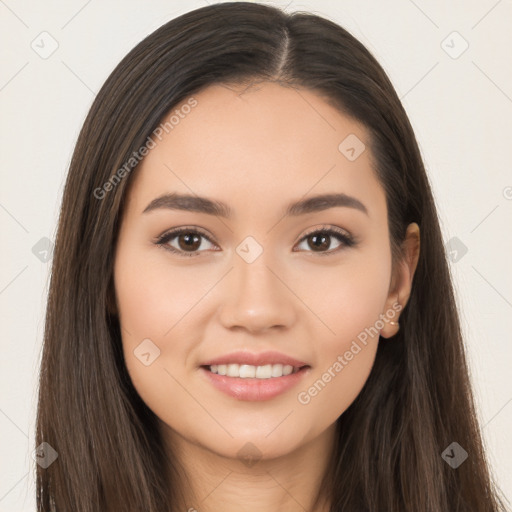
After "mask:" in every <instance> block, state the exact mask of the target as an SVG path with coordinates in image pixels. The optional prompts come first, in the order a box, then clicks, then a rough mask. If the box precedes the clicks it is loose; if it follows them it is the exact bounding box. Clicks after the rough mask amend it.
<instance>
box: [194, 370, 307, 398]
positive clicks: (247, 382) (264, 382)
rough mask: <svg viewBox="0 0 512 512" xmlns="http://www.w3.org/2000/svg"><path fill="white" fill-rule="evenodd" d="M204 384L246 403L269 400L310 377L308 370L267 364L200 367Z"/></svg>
mask: <svg viewBox="0 0 512 512" xmlns="http://www.w3.org/2000/svg"><path fill="white" fill-rule="evenodd" d="M200 370H201V372H202V374H203V376H204V377H205V379H206V381H207V382H209V383H210V384H211V385H213V387H214V388H216V389H217V390H219V391H221V392H222V393H224V394H226V395H228V396H230V397H232V398H235V399H237V400H245V401H263V400H270V399H271V398H274V397H277V396H278V395H281V394H283V393H285V392H286V391H288V390H290V389H292V388H293V387H295V386H297V384H298V383H299V382H300V381H302V380H303V378H304V377H305V376H306V375H307V374H309V373H310V370H311V366H309V365H304V366H291V365H282V364H267V365H262V366H253V365H248V364H234V363H231V364H218V365H203V366H201V367H200Z"/></svg>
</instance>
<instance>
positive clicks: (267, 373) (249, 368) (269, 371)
mask: <svg viewBox="0 0 512 512" xmlns="http://www.w3.org/2000/svg"><path fill="white" fill-rule="evenodd" d="M202 368H204V369H205V370H208V371H210V372H211V373H214V374H216V375H225V376H227V377H235V378H240V379H275V378H279V377H286V376H287V375H292V374H294V373H297V372H299V371H300V370H301V369H302V368H309V365H303V366H292V365H289V364H265V365H261V366H254V365H251V364H236V363H231V364H212V365H203V366H202Z"/></svg>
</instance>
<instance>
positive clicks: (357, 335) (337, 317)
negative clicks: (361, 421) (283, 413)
mask: <svg viewBox="0 0 512 512" xmlns="http://www.w3.org/2000/svg"><path fill="white" fill-rule="evenodd" d="M390 273H391V259H390V258H387V257H382V258H381V257H375V256H372V255H370V256H369V257H366V256H364V257H363V256H361V257H360V258H358V259H357V260H356V259H355V258H354V259H351V260H350V263H348V262H347V264H346V265H340V266H339V267H338V268H337V269H336V271H333V269H332V268H331V269H329V270H327V269H322V270H317V271H315V272H309V273H308V274H305V275H307V278H305V279H303V280H301V283H302V286H301V288H302V291H301V293H302V294H303V295H302V296H303V297H307V298H308V306H309V307H310V308H311V310H312V311H313V312H314V313H315V314H316V315H317V316H318V318H319V319H321V320H322V323H317V330H316V333H317V334H316V335H314V339H315V344H316V350H317V355H318V364H317V366H316V368H315V370H314V372H313V374H312V375H311V378H310V379H309V381H308V382H307V383H305V386H303V387H302V389H301V393H299V395H298V402H299V403H301V404H302V405H303V406H305V407H306V408H311V409H313V408H314V409H315V410H316V411H317V412H318V413H319V414H321V415H322V416H323V417H329V419H330V421H334V420H335V419H336V418H337V417H338V416H339V415H340V414H342V413H343V412H344V411H345V410H346V409H347V408H348V407H349V406H350V404H351V403H352V402H353V401H354V400H355V398H356V397H357V395H358V394H359V393H360V391H361V389H362V388H363V386H364V384H365V383H366V380H367V379H368V376H369V375H370V372H371V368H372V366H373V363H374V360H375V355H376V352H377V346H378V342H379V334H380V330H381V329H382V320H381V318H382V316H381V314H382V313H385V311H384V308H385V302H386V299H387V296H388V288H389V279H390ZM308 290H315V291H314V293H311V292H308ZM305 294H307V295H305ZM322 324H323V325H322ZM320 333H321V334H320ZM313 404H314V405H313Z"/></svg>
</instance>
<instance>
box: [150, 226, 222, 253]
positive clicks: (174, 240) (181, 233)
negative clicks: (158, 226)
mask: <svg viewBox="0 0 512 512" xmlns="http://www.w3.org/2000/svg"><path fill="white" fill-rule="evenodd" d="M205 242H206V244H210V245H214V244H213V243H212V242H211V241H210V239H209V238H208V237H207V236H206V235H205V234H203V233H201V232H199V231H197V230H196V229H191V228H180V229H176V230H174V231H169V232H168V233H165V234H163V235H162V236H161V237H160V238H159V239H158V241H157V242H156V243H157V244H158V245H161V246H162V247H164V248H165V249H167V250H169V251H171V252H173V253H176V254H178V255H179V256H200V255H201V253H202V252H204V251H205V250H206V249H207V247H206V248H205V247H204V243H205ZM200 248H202V249H201V250H199V249H200Z"/></svg>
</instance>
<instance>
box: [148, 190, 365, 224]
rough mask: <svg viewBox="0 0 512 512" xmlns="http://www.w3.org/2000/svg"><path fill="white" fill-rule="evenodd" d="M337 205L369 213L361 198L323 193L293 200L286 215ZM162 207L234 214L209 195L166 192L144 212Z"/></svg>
mask: <svg viewBox="0 0 512 512" xmlns="http://www.w3.org/2000/svg"><path fill="white" fill-rule="evenodd" d="M336 207H347V208H354V209H356V210H359V211H361V212H363V213H364V214H366V215H368V210H367V208H366V206H365V205H364V204H363V203H362V202H361V201H359V199H356V198H355V197H352V196H349V195H347V194H343V193H339V194H321V195H317V196H313V197H309V198H307V199H301V200H299V201H296V202H293V203H291V204H289V205H288V207H287V208H286V212H285V216H298V215H304V214H306V213H314V212H320V211H323V210H328V209H329V208H336ZM161 208H165V209H170V210H184V211H188V212H197V213H205V214H207V215H215V216H217V217H223V218H226V219H231V218H232V216H233V211H232V209H231V208H230V207H229V206H228V205H227V204H226V203H223V202H221V201H216V200H214V199H209V198H207V197H199V196H194V195H188V194H178V193H173V194H164V195H162V196H159V197H157V198H156V199H153V201H151V202H150V203H149V204H148V205H147V206H146V208H145V209H144V211H143V212H142V213H148V212H151V211H153V210H157V209H161Z"/></svg>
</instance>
